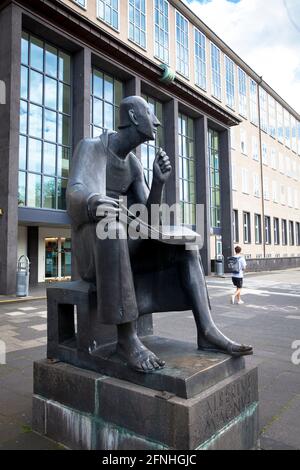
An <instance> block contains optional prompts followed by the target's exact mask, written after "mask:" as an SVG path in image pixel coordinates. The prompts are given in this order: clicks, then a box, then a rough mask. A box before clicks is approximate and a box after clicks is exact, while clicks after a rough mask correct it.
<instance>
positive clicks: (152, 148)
mask: <svg viewBox="0 0 300 470" xmlns="http://www.w3.org/2000/svg"><path fill="white" fill-rule="evenodd" d="M143 98H144V99H145V100H146V101H147V103H148V104H149V106H150V107H151V108H152V110H153V112H154V114H155V115H156V116H157V119H158V120H159V121H160V123H161V126H159V127H158V129H157V133H156V137H155V141H150V142H147V143H145V144H143V145H142V165H143V167H144V173H145V178H146V181H147V183H148V185H149V186H151V184H152V176H153V163H154V159H155V155H156V153H157V152H158V150H159V148H160V147H161V148H164V128H163V122H164V120H163V105H162V103H161V102H160V101H157V100H155V99H154V98H151V97H150V96H147V95H143Z"/></svg>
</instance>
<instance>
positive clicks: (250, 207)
mask: <svg viewBox="0 0 300 470" xmlns="http://www.w3.org/2000/svg"><path fill="white" fill-rule="evenodd" d="M0 8H1V10H0V25H1V28H0V82H1V83H4V84H5V87H6V101H5V104H1V105H0V122H1V128H0V175H1V181H2V188H1V190H0V230H1V237H2V244H1V246H0V293H10V292H14V290H15V271H16V262H17V259H18V257H19V256H20V255H22V254H26V255H28V257H29V258H30V261H31V282H32V283H37V282H43V281H45V280H51V279H57V278H68V277H70V276H71V270H72V269H71V244H72V234H71V230H70V221H69V219H68V216H67V214H66V210H65V209H66V201H65V192H66V186H67V181H68V174H69V168H70V164H71V159H72V151H73V150H74V147H75V146H76V144H77V143H78V142H79V140H80V139H82V138H83V137H88V136H94V137H96V136H98V135H100V134H101V133H102V131H103V129H116V128H117V126H118V108H119V104H120V101H121V100H122V98H123V97H125V96H129V95H132V94H135V95H141V96H143V97H144V98H145V99H146V100H147V101H148V102H149V104H150V105H151V106H152V107H153V108H154V109H155V112H156V114H157V116H158V117H159V119H160V121H161V123H162V126H161V128H160V130H159V133H158V135H157V138H156V141H155V142H149V143H147V144H144V145H143V146H142V147H141V148H140V149H137V152H136V154H137V156H138V158H140V159H141V161H142V163H143V166H144V169H145V177H146V179H147V181H148V182H149V184H151V178H152V165H153V160H154V157H155V152H156V150H157V149H158V148H159V147H163V148H164V149H165V150H166V151H167V152H168V154H169V156H170V158H171V161H172V166H173V173H172V176H171V178H170V180H169V181H168V183H167V186H166V190H165V202H167V203H168V204H170V205H171V204H174V203H175V202H177V203H180V211H179V212H178V214H176V218H177V223H183V224H186V225H189V226H193V227H195V224H196V216H195V207H196V204H202V205H203V207H204V217H203V222H202V227H201V232H202V233H203V234H204V246H203V248H202V250H201V254H202V260H203V264H204V268H205V271H206V273H210V272H211V269H212V267H213V263H212V261H213V260H214V259H215V258H216V256H217V255H219V254H223V255H224V256H225V257H227V256H229V255H230V254H231V253H232V250H233V246H234V243H239V244H241V245H243V247H244V252H245V254H246V256H247V257H248V258H249V265H250V266H252V268H253V269H263V268H265V267H272V268H273V267H279V266H280V267H286V266H292V265H297V264H298V265H299V264H300V216H299V203H300V199H299V198H300V194H299V189H300V185H299V181H300V158H299V155H300V124H299V123H300V116H299V115H298V114H297V113H296V112H295V111H294V110H293V109H292V108H291V107H290V106H289V105H288V104H287V103H285V102H284V101H283V100H282V99H281V98H280V96H278V95H277V94H276V93H275V92H274V91H273V90H272V89H271V88H270V87H269V86H268V84H266V83H265V82H264V81H263V80H262V79H261V78H260V77H259V76H258V75H257V74H256V73H255V72H254V71H253V70H251V69H250V68H249V67H248V66H247V64H245V63H244V62H243V61H242V60H241V59H240V58H239V57H238V56H237V55H236V54H235V53H234V52H233V51H232V50H231V49H229V48H228V46H227V45H226V44H225V43H224V42H223V41H222V40H221V39H220V38H218V37H217V36H216V35H215V34H214V33H213V32H212V31H211V30H210V29H209V28H208V27H207V26H206V25H205V24H203V23H202V22H201V20H200V19H199V18H198V17H197V16H195V15H194V14H193V13H192V12H191V11H190V10H189V9H188V7H187V6H186V5H185V4H184V3H183V2H181V1H179V0H170V1H167V0H122V1H121V0H78V1H77V0H76V1H75V0H44V1H41V0H29V1H23V0H18V1H8V0H4V1H2V2H1V4H0ZM172 72H173V75H175V77H174V76H172ZM168 76H169V79H168ZM196 228H197V227H196ZM73 272H74V267H73Z"/></svg>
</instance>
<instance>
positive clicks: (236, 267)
mask: <svg viewBox="0 0 300 470" xmlns="http://www.w3.org/2000/svg"><path fill="white" fill-rule="evenodd" d="M239 260H240V256H239V257H238V258H237V257H236V256H229V257H228V258H227V267H228V270H229V271H230V272H231V273H233V274H238V273H239V272H240V263H239Z"/></svg>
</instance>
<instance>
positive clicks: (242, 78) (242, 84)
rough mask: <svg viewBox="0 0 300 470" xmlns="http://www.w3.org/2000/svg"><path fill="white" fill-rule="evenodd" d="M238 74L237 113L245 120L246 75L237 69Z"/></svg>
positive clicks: (246, 112)
mask: <svg viewBox="0 0 300 470" xmlns="http://www.w3.org/2000/svg"><path fill="white" fill-rule="evenodd" d="M238 73H239V113H240V114H241V116H243V117H245V118H247V116H248V110H247V78H246V77H247V76H246V73H245V72H244V71H243V70H242V69H240V68H238Z"/></svg>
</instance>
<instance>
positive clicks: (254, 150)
mask: <svg viewBox="0 0 300 470" xmlns="http://www.w3.org/2000/svg"><path fill="white" fill-rule="evenodd" d="M252 158H253V160H255V161H257V162H258V159H259V157H258V139H257V137H255V136H253V137H252Z"/></svg>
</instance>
